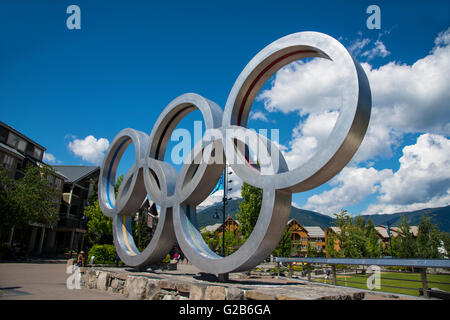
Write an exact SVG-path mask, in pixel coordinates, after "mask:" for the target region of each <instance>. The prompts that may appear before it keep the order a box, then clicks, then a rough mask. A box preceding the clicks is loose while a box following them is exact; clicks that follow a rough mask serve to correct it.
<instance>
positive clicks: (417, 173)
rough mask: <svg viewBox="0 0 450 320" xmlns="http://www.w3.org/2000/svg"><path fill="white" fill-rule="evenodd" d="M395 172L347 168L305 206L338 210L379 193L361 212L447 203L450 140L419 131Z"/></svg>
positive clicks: (315, 208) (318, 209) (403, 209)
mask: <svg viewBox="0 0 450 320" xmlns="http://www.w3.org/2000/svg"><path fill="white" fill-rule="evenodd" d="M402 151H403V154H402V156H401V157H400V159H399V163H400V167H399V169H398V170H397V171H396V172H393V171H392V170H390V169H383V170H376V169H375V168H357V167H346V168H344V169H343V170H342V171H341V173H340V174H339V175H337V176H336V177H335V178H333V179H332V180H331V181H330V185H331V186H332V187H333V188H332V189H331V190H328V191H324V192H322V193H320V194H317V195H313V196H312V197H310V198H309V199H308V200H307V203H306V206H305V207H306V208H307V209H310V210H316V211H319V212H323V213H326V214H332V213H336V212H339V210H340V209H342V208H345V207H347V206H352V205H355V204H357V203H359V202H360V201H362V200H364V199H365V198H366V197H367V196H368V195H371V194H375V193H378V194H379V196H378V197H377V201H376V203H373V204H371V205H369V207H368V208H367V210H366V212H364V214H377V213H395V212H399V211H411V210H419V209H424V208H430V207H441V206H447V205H449V203H450V140H449V139H447V138H446V137H444V136H441V135H435V134H429V133H425V134H422V135H421V136H419V137H418V138H417V142H416V144H413V145H409V146H405V147H404V148H403V150H402Z"/></svg>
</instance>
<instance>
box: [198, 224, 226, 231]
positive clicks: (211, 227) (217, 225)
mask: <svg viewBox="0 0 450 320" xmlns="http://www.w3.org/2000/svg"><path fill="white" fill-rule="evenodd" d="M220 226H222V224H221V223H216V224H211V225H209V226H206V227H204V228H203V229H202V232H206V231H210V232H214V231H216V230H217V229H219V227H220Z"/></svg>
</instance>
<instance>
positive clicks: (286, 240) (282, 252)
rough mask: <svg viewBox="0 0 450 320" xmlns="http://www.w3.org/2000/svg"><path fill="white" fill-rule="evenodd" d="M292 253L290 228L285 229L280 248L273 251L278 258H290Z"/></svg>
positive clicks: (279, 244)
mask: <svg viewBox="0 0 450 320" xmlns="http://www.w3.org/2000/svg"><path fill="white" fill-rule="evenodd" d="M291 253H292V232H291V231H290V230H289V226H286V228H285V229H284V233H283V236H282V237H281V240H280V242H279V243H278V246H277V247H276V248H275V250H274V251H273V253H272V254H273V255H275V256H277V257H290V256H291Z"/></svg>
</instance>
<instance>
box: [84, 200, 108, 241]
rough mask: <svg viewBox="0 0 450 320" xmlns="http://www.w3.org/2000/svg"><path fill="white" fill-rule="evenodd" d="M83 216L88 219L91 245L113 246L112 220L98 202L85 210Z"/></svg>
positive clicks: (88, 233)
mask: <svg viewBox="0 0 450 320" xmlns="http://www.w3.org/2000/svg"><path fill="white" fill-rule="evenodd" d="M83 214H84V215H85V216H86V218H87V239H88V241H89V244H90V245H94V244H112V242H113V240H112V239H113V238H112V218H110V217H107V216H105V215H104V214H103V212H102V210H101V209H100V206H99V204H98V201H96V202H94V203H92V204H90V205H88V206H87V207H86V208H84V212H83Z"/></svg>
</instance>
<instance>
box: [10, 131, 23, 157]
mask: <svg viewBox="0 0 450 320" xmlns="http://www.w3.org/2000/svg"><path fill="white" fill-rule="evenodd" d="M7 143H8V144H9V145H10V146H11V147H13V148H16V149H17V150H20V151H22V152H25V147H26V145H27V143H26V142H25V140H23V139H21V138H19V137H18V136H17V135H15V134H14V133H12V132H10V133H9V136H8V142H7Z"/></svg>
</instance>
